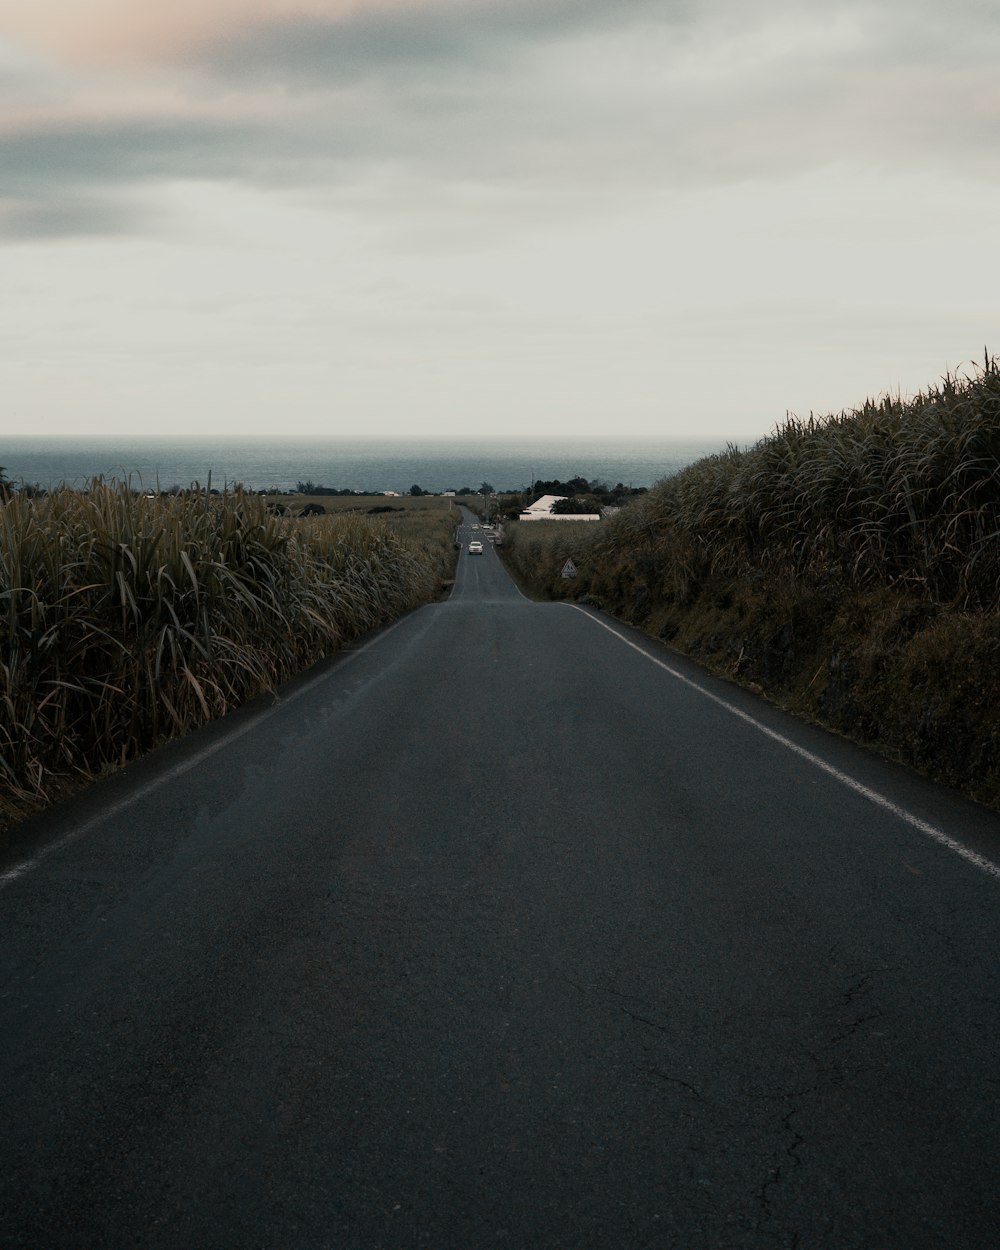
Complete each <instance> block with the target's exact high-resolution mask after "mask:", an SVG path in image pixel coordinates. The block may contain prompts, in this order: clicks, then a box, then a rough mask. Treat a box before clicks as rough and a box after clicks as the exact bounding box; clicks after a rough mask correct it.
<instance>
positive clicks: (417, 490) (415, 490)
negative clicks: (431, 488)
mask: <svg viewBox="0 0 1000 1250" xmlns="http://www.w3.org/2000/svg"><path fill="white" fill-rule="evenodd" d="M410 494H411V495H414V496H416V495H423V494H426V492H425V491H424V490H423V489H422V488H421V487H419V486H418V485H417V484H416V482H414V483H413V485H412V486H411V487H410Z"/></svg>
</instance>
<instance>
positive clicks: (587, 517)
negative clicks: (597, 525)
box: [521, 495, 601, 521]
mask: <svg viewBox="0 0 1000 1250" xmlns="http://www.w3.org/2000/svg"><path fill="white" fill-rule="evenodd" d="M566 498H568V496H567V495H543V496H542V497H541V499H536V500H535V502H534V503H533V504H531V506H530V507H528V508H525V509H524V511H523V512H522V513H521V520H522V521H599V520H600V519H601V514H600V513H599V512H553V511H552V509H553V507H554V506H555V505H556V504H557V503H559V502H560V501H561V500H563V499H566Z"/></svg>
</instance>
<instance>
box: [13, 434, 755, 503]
mask: <svg viewBox="0 0 1000 1250" xmlns="http://www.w3.org/2000/svg"><path fill="white" fill-rule="evenodd" d="M733 444H736V445H747V444H746V442H745V441H744V442H743V443H740V442H739V441H738V440H736V439H731V438H726V437H725V436H712V435H704V436H701V437H682V438H679V437H671V438H658V437H650V436H621V437H607V436H600V435H590V436H586V435H581V436H574V435H548V436H541V435H540V436H537V437H532V438H520V437H517V436H511V435H483V436H478V435H477V436H470V437H461V438H456V437H454V436H449V435H428V436H423V437H419V438H414V437H410V436H407V437H398V436H397V437H393V436H388V435H383V436H370V437H361V436H357V435H347V436H338V435H326V436H315V435H298V436H295V435H290V436H285V437H275V436H273V435H245V436H218V435H198V436H194V435H185V436H178V437H168V436H164V435H158V434H135V435H128V436H122V435H114V434H91V435H58V434H50V435H0V464H2V465H3V467H4V470H5V473H6V476H7V477H8V479H9V480H10V481H12V482H13V483H15V484H16V485H31V486H40V487H42V488H44V489H46V490H51V489H53V488H55V487H56V486H60V485H67V486H72V487H76V488H80V487H83V486H85V485H87V484H88V483H89V482H90V481H92V480H93V479H94V478H95V477H98V478H103V479H104V480H106V481H107V480H112V479H114V480H117V481H127V482H129V483H130V484H132V485H135V486H137V487H142V488H145V489H157V490H171V489H173V488H174V487H187V486H190V485H192V484H193V483H195V482H197V483H199V484H201V485H202V486H205V485H207V484H208V480H209V477H211V484H212V485H213V486H217V487H220V488H221V487H223V486H226V485H233V484H236V483H239V484H241V485H243V486H244V487H246V488H247V489H251V490H265V489H271V488H274V489H275V490H281V491H287V490H295V489H296V486H297V485H298V483H300V482H303V483H304V482H312V483H314V484H315V485H317V486H324V487H328V488H332V489H339V490H364V491H389V490H394V491H398V492H400V493H403V492H406V491H408V490H409V489H410V488H411V487H412V486H414V485H416V486H419V487H420V488H421V489H422V490H426V491H431V492H435V493H436V492H440V491H444V490H459V489H461V488H462V487H465V486H468V487H471V488H473V489H475V488H477V487H478V486H479V485H480V484H481V483H482V482H489V483H490V484H491V485H492V486H494V487H495V488H496V489H497V490H501V491H504V490H520V489H524V488H525V487H527V486H528V485H529V484H530V483H532V482H534V481H538V480H554V479H559V480H566V479H567V478H570V477H576V476H579V477H585V478H587V479H588V481H603V482H607V483H608V485H616V484H617V483H619V482H621V483H623V484H624V485H626V486H633V487H640V486H646V487H648V486H652V485H653V484H654V483H655V482H657V481H659V480H661V479H662V478H664V477H668V476H670V475H671V474H673V473H676V472H678V471H679V470H680V469H682V468H684V467H685V466H686V465H688V464H691V463H693V462H694V461H695V460H699V459H702V458H704V457H705V456H710V455H713V454H716V453H719V452H722V451H724V450H725V449H726V447H727V446H729V445H733Z"/></svg>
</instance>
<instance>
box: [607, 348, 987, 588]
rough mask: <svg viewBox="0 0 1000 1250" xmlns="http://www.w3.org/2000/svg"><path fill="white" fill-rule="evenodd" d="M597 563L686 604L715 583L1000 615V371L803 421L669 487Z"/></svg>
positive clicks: (619, 529)
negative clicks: (809, 585)
mask: <svg viewBox="0 0 1000 1250" xmlns="http://www.w3.org/2000/svg"><path fill="white" fill-rule="evenodd" d="M598 551H599V559H600V561H601V562H602V563H604V564H605V566H606V568H607V569H608V571H610V570H611V569H612V568H617V569H618V570H619V572H621V571H623V570H624V569H625V568H626V566H627V567H628V568H629V569H630V570H631V576H633V577H634V578H635V579H636V581H637V582H640V583H641V582H644V581H646V580H647V579H648V578H652V579H653V580H654V581H655V582H656V583H657V584H658V589H660V590H661V591H666V592H668V593H669V594H671V595H672V596H674V597H676V598H678V599H680V600H684V599H689V598H690V597H691V596H693V595H694V594H696V593H697V592H698V590H699V589H700V588H701V586H702V585H703V584H704V582H705V580H706V578H708V577H709V576H711V575H721V576H723V577H726V578H749V579H751V580H753V579H755V578H757V579H759V578H760V576H762V575H768V576H784V577H792V578H796V579H800V580H801V579H807V580H811V581H813V582H815V583H823V584H826V585H828V586H829V587H831V588H836V589H853V590H856V589H870V588H874V587H877V586H891V587H896V588H900V589H904V590H905V591H906V592H907V593H909V594H913V595H915V596H916V597H918V598H921V599H924V600H925V601H927V602H930V603H935V604H948V605H953V606H956V607H961V608H964V609H969V610H987V611H994V610H996V609H997V608H1000V369H998V365H997V362H996V360H995V358H994V359H991V358H989V357H987V359H986V361H985V364H984V366H983V368H982V369H980V370H978V371H977V372H976V375H975V376H974V377H972V378H962V379H959V378H954V377H951V376H948V377H946V378H945V379H944V381H943V382H942V384H941V385H940V386H936V387H932V388H930V389H928V390H927V391H926V392H924V393H922V394H920V395H918V396H916V398H914V399H911V400H903V399H900V398H892V397H886V398H883V399H880V400H869V401H868V402H866V403H865V404H864V405H863V407H861V408H859V409H855V410H853V411H851V412H849V413H841V414H840V415H839V416H830V417H827V418H825V419H816V418H813V417H810V418H809V419H808V420H800V419H798V418H796V417H789V418H788V419H787V420H786V421H785V423H784V424H783V425H782V426H781V427H780V428H778V429H777V430H776V432H775V433H774V434H772V435H771V436H770V437H768V438H766V439H764V440H763V441H762V442H760V443H759V444H757V445H756V446H755V447H753V448H750V449H749V450H746V451H740V450H738V449H737V448H734V447H730V448H728V449H726V450H725V451H724V452H721V453H720V454H718V455H716V456H710V457H708V458H706V459H704V460H700V461H698V462H697V463H695V464H693V465H691V466H689V467H688V468H687V469H684V470H682V471H681V472H680V473H678V474H676V475H675V476H674V477H671V478H668V479H666V480H665V481H663V482H661V483H659V484H658V485H657V486H656V487H654V489H653V490H651V491H650V492H649V494H648V495H646V496H644V497H643V498H642V499H640V500H637V501H636V502H635V503H634V504H632V505H631V506H629V507H628V508H626V509H623V511H622V512H621V513H620V514H619V515H618V517H616V518H615V519H614V520H613V521H612V522H611V523H610V524H609V525H607V526H604V527H602V532H601V536H600V539H599V540H598Z"/></svg>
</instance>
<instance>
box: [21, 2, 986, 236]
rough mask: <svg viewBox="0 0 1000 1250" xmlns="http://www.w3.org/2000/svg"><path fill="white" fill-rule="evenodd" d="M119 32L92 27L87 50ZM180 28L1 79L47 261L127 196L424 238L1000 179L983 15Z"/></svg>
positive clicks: (271, 7)
mask: <svg viewBox="0 0 1000 1250" xmlns="http://www.w3.org/2000/svg"><path fill="white" fill-rule="evenodd" d="M37 2H38V0H36V3H37ZM41 7H42V11H43V13H44V12H48V13H49V18H50V23H49V28H51V27H52V25H53V22H52V20H51V19H52V18H53V16H54V15H59V14H61V16H62V20H63V21H64V22H66V23H68V22H69V18H68V16H67V15H68V14H69V13H70V8H68V7H67V6H66V5H63V4H61V0H45V2H44V3H42V6H41ZM74 11H76V12H78V10H76V9H74ZM128 11H129V12H132V13H133V15H135V13H136V10H135V6H134V4H131V0H130V4H129V9H128ZM23 12H24V11H22V17H23ZM124 12H125V9H123V8H122V6H121V3H119V0H102V2H101V3H100V4H98V5H97V7H96V8H95V9H94V11H93V12H92V14H91V19H92V21H91V31H92V34H93V35H94V37H95V38H97V39H98V42H99V37H100V36H101V34H102V32H103V33H105V34H106V33H108V31H109V30H110V28H111V26H112V22H113V20H115V21H117V20H118V19H119V18H120V17H121V15H122V14H123V13H124ZM170 13H171V15H172V16H171V19H170V20H171V22H172V23H173V25H172V26H171V32H172V34H171V37H170V38H169V39H168V38H165V37H163V31H162V30H160V28H159V27H157V26H155V25H151V26H149V27H148V28H147V27H146V26H143V25H142V22H143V21H146V20H147V18H149V13H148V12H146V11H145V10H142V11H141V13H140V17H135V22H134V23H133V25H131V26H129V27H128V29H129V31H130V32H131V33H130V34H129V41H126V42H127V43H128V48H129V49H131V52H130V53H129V55H130V56H131V57H132V62H131V63H129V64H128V65H125V66H123V65H121V64H117V65H115V66H110V67H109V66H105V67H104V68H102V69H99V70H97V69H93V68H91V69H89V70H83V69H81V68H80V67H79V66H75V67H73V68H72V69H70V68H68V67H66V66H61V67H60V66H58V65H57V64H56V63H55V62H51V61H48V62H46V61H44V60H39V59H38V55H37V52H29V51H25V50H24V49H22V50H21V52H20V53H18V54H17V55H13V54H11V55H9V56H8V57H7V60H6V61H4V60H3V59H2V58H0V93H4V94H5V95H6V96H7V98H8V99H10V100H12V101H13V102H14V107H12V108H10V109H9V110H8V111H7V121H6V123H5V124H3V125H2V126H0V168H2V169H3V171H4V181H3V186H2V193H3V194H4V195H5V196H6V197H7V199H8V201H16V202H18V203H20V208H17V207H16V205H15V206H9V208H8V212H7V214H6V218H7V220H8V222H11V221H19V222H20V223H21V226H20V230H21V232H22V233H21V234H19V237H23V231H25V230H30V223H31V222H37V223H38V229H39V233H40V235H42V236H44V237H49V236H50V235H51V234H52V233H53V231H56V230H58V228H59V223H60V222H64V223H65V226H66V228H67V229H68V230H72V231H74V232H75V231H85V230H87V229H88V228H93V229H98V230H101V231H109V232H114V231H115V230H116V229H123V230H132V229H134V228H135V227H136V221H137V218H136V214H137V213H138V212H139V211H140V210H139V207H138V205H139V204H140V200H139V199H138V198H136V196H135V194H134V192H136V191H142V190H143V189H149V188H150V187H152V186H153V185H155V183H156V182H157V181H158V180H177V179H182V180H183V179H199V180H205V179H209V180H210V179H216V180H218V181H244V182H246V183H249V184H252V185H253V186H255V187H258V188H267V189H270V190H272V191H273V192H275V193H277V194H283V195H287V194H296V193H300V192H301V193H308V194H316V195H318V194H320V193H321V192H323V191H325V193H326V194H329V195H331V196H339V195H343V194H345V193H347V192H350V193H351V194H354V195H357V194H358V192H359V189H363V188H365V187H367V188H369V189H370V194H371V196H373V197H375V198H379V197H382V199H383V200H384V201H385V203H390V202H391V201H393V199H394V197H393V194H392V191H391V189H390V190H387V187H391V185H392V184H395V185H396V187H397V188H400V189H402V188H405V189H406V191H407V193H408V194H411V195H412V201H411V211H412V213H413V214H414V215H415V216H418V217H419V215H420V213H421V208H420V205H421V204H424V203H427V204H429V205H430V210H429V211H430V212H435V211H437V208H436V207H435V206H438V205H440V206H443V205H444V204H445V203H446V202H447V201H448V199H449V194H450V195H451V197H452V198H455V197H456V196H457V197H458V198H460V196H461V192H462V189H463V188H468V187H470V186H471V187H490V188H493V190H494V193H495V194H496V195H497V196H498V197H500V198H501V199H502V200H503V201H504V203H506V204H508V205H510V204H515V203H517V204H521V205H523V204H524V203H525V201H526V200H527V199H528V198H530V197H532V196H534V197H537V200H538V205H539V209H540V211H543V212H545V211H548V209H547V208H546V204H550V205H552V206H555V210H554V211H562V209H563V207H564V202H565V198H566V197H567V196H568V195H572V196H575V197H576V201H577V206H578V211H586V208H587V206H588V204H592V205H594V206H597V207H598V209H599V207H600V205H601V204H602V203H603V202H605V201H606V200H607V199H608V197H610V196H614V195H620V196H622V197H629V196H631V197H635V196H639V195H642V194H653V193H661V192H663V191H669V190H671V189H672V190H675V191H678V192H682V191H684V190H685V189H687V188H692V187H698V186H705V185H719V184H725V183H738V182H741V181H746V180H756V179H762V178H763V179H775V178H789V177H795V176H796V175H798V174H799V173H801V172H802V171H805V170H808V169H811V168H816V167H822V166H827V165H831V164H835V163H851V162H853V163H859V162H861V163H870V164H874V165H882V166H884V167H886V168H891V167H901V166H907V165H914V164H916V165H920V164H924V165H927V166H935V167H938V168H944V167H950V168H952V169H957V170H961V171H963V172H965V173H971V174H973V175H976V176H981V177H994V176H995V175H996V174H997V172H998V168H997V162H998V160H1000V153H998V152H997V150H996V147H995V144H994V143H993V142H992V138H993V136H995V133H996V126H997V123H998V121H1000V88H998V85H997V80H996V74H995V69H994V66H995V64H996V57H997V54H998V52H1000V33H998V32H1000V21H998V19H997V17H996V15H984V14H983V12H982V10H981V8H980V6H978V5H977V4H976V3H975V2H974V0H953V3H952V4H951V5H949V6H948V11H947V14H943V13H942V12H941V11H940V6H938V5H936V4H935V3H932V2H931V0H923V2H921V0H916V2H915V3H910V4H907V5H906V7H903V5H902V4H901V3H898V4H896V3H886V4H882V5H879V6H876V7H875V8H872V6H869V5H861V4H855V3H848V4H844V3H841V4H836V3H833V4H819V3H816V4H802V3H797V4H792V3H790V2H787V3H785V2H782V0H765V2H764V3H760V4H754V5H752V6H749V5H746V4H745V3H736V2H735V0H703V2H702V3H698V4H695V3H693V2H691V3H682V2H671V0H629V2H628V3H619V4H608V3H607V0H530V3H529V2H528V0H487V2H485V3H483V2H480V3H469V2H464V3H460V2H458V0H452V2H451V3H447V2H445V0H437V2H435V3H431V4H429V3H426V2H424V3H409V4H406V3H396V4H371V3H366V4H360V3H357V4H353V5H352V4H349V3H333V2H327V0H228V2H227V3H222V4H220V3H218V0H217V2H216V3H215V4H212V5H208V6H204V5H202V4H194V3H187V2H186V0H185V3H183V4H180V5H175V6H171V8H170ZM143 14H144V15H145V16H143ZM140 18H141V20H140ZM149 20H152V19H151V18H149ZM157 20H159V19H157ZM135 23H138V24H135ZM23 26H24V23H23V21H22V27H23ZM56 26H58V23H56ZM39 29H41V28H40V27H39ZM66 29H70V26H69V25H67V27H66ZM73 29H76V28H75V27H73ZM157 32H159V34H158V33H157ZM29 33H30V32H29ZM23 37H25V38H26V37H27V36H26V35H24V36H23ZM38 37H39V38H41V36H40V35H39V36H38ZM33 58H34V59H33ZM140 62H141V63H143V64H144V65H146V68H145V69H144V71H143V73H142V74H141V75H137V73H136V70H135V64H138V63H140ZM5 67H6V72H5ZM60 74H61V75H62V77H61V78H60ZM40 100H41V101H42V103H39V101H40ZM18 102H19V103H20V107H17V105H18ZM449 188H450V189H451V191H450V192H449V190H448V189H449ZM129 195H131V196H132V203H131V204H130V205H129V206H128V208H127V210H126V209H125V208H122V209H121V210H116V208H115V204H116V201H117V199H118V198H119V197H127V196H129ZM147 202H150V203H151V202H152V199H151V197H149V199H148V201H147ZM54 205H58V207H54ZM72 205H76V206H77V207H76V209H75V210H74V209H72V208H71V207H70V206H72ZM102 206H103V209H104V210H106V213H107V216H106V219H105V220H104V221H103V222H102V220H101V217H102ZM404 207H405V206H404V204H403V203H401V201H400V197H399V195H398V194H397V195H396V196H395V208H396V212H397V214H401V213H402V211H403V209H404ZM88 223H89V227H88ZM158 224H159V225H162V224H163V223H162V221H160V222H158Z"/></svg>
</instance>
